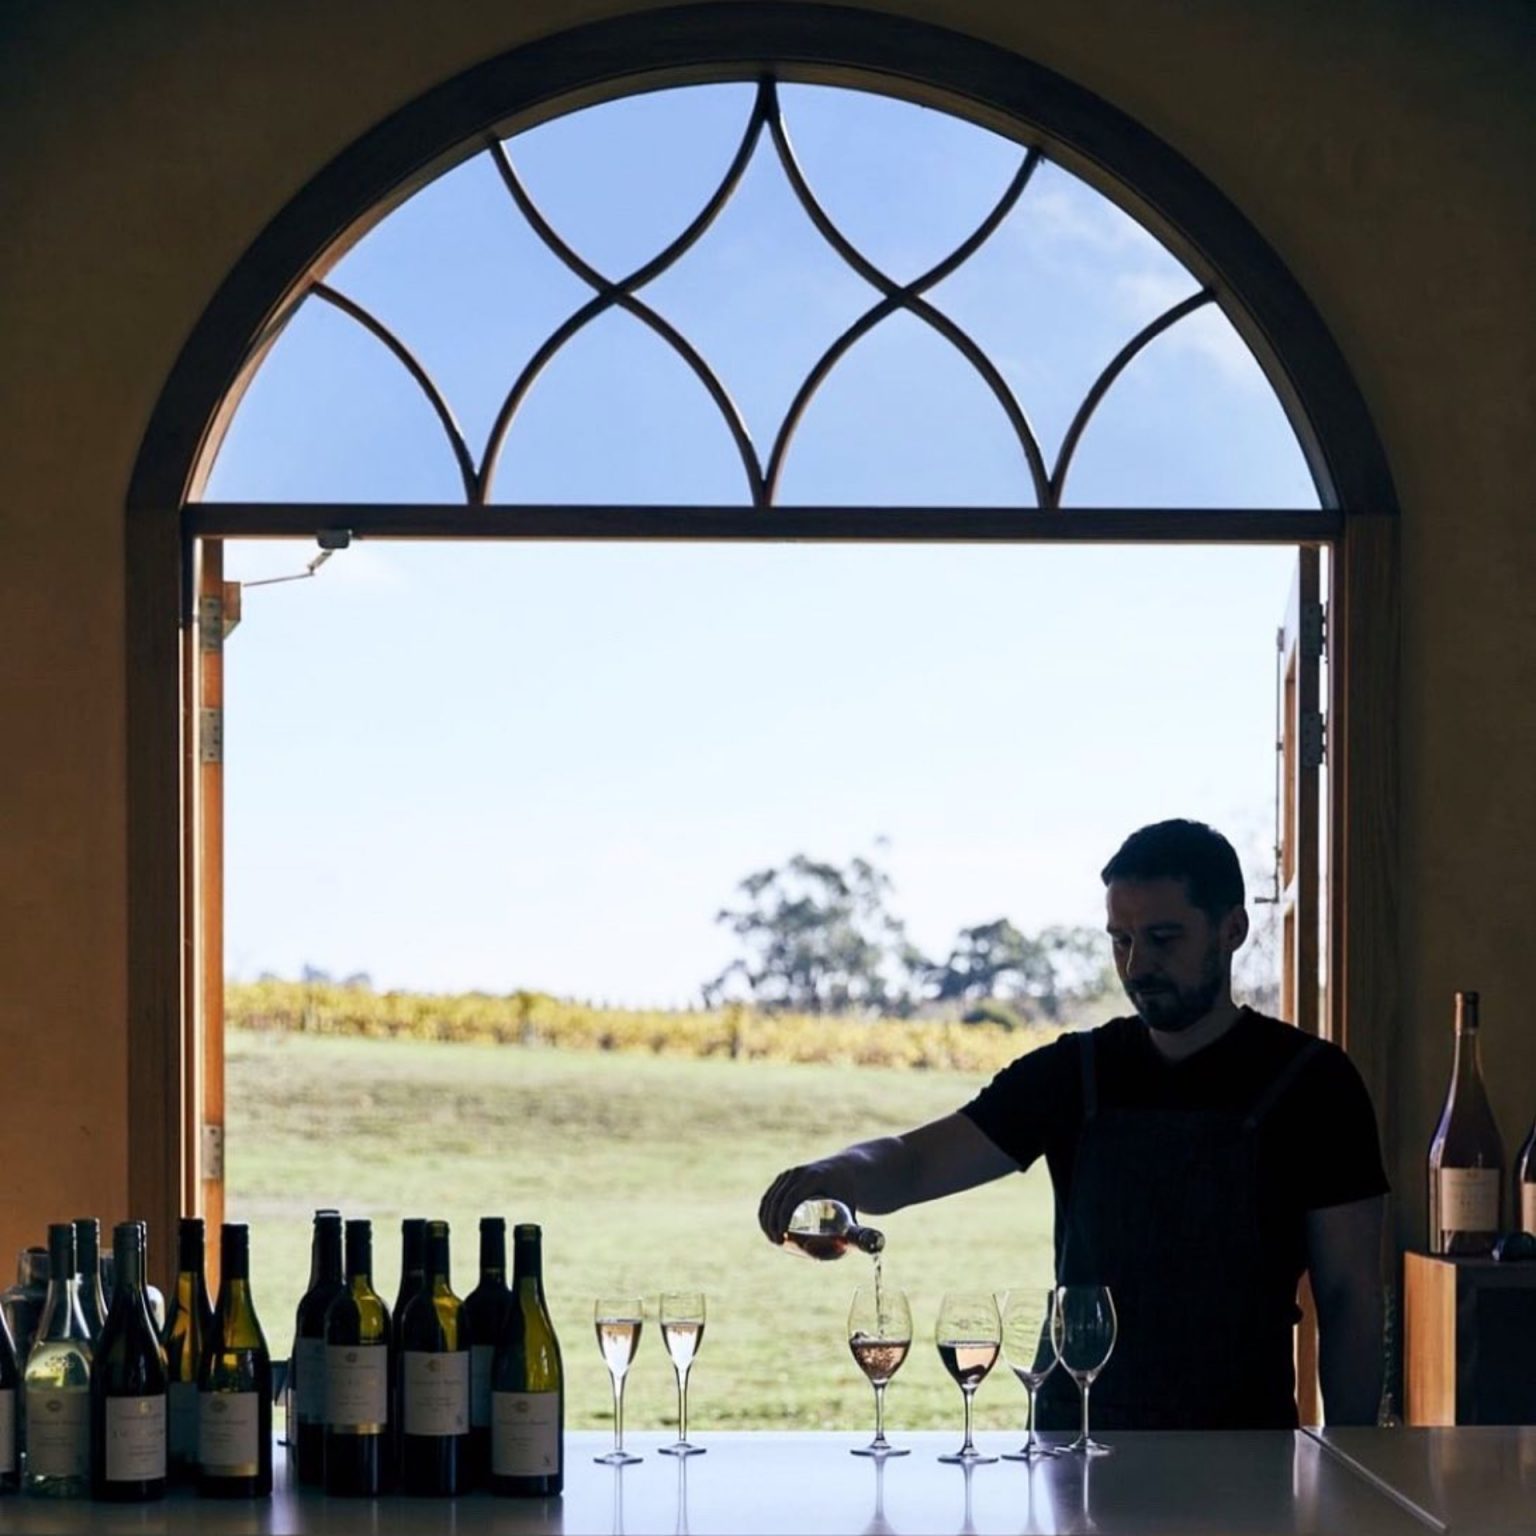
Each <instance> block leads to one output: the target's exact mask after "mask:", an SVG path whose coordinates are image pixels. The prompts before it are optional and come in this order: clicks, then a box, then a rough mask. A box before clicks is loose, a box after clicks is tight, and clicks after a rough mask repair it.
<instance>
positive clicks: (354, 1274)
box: [347, 1221, 373, 1290]
mask: <svg viewBox="0 0 1536 1536" xmlns="http://www.w3.org/2000/svg"><path fill="white" fill-rule="evenodd" d="M358 1281H362V1283H363V1285H364V1286H366V1287H367V1288H368V1289H369V1290H372V1289H373V1228H372V1227H371V1226H370V1225H369V1224H368V1223H367V1222H366V1221H349V1222H348V1223H347V1283H348V1284H349V1285H351V1286H352V1287H353V1289H354V1290H355V1289H357V1282H358Z"/></svg>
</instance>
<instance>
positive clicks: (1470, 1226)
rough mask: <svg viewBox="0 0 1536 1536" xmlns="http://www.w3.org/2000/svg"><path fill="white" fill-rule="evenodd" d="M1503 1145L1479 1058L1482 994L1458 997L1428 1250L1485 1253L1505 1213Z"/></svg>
mask: <svg viewBox="0 0 1536 1536" xmlns="http://www.w3.org/2000/svg"><path fill="white" fill-rule="evenodd" d="M1503 1196H1504V1144H1503V1142H1502V1141H1500V1139H1499V1128H1498V1125H1497V1124H1496V1123H1495V1121H1494V1118H1493V1109H1492V1108H1491V1106H1490V1105H1489V1103H1488V1091H1487V1089H1486V1088H1484V1086H1483V1072H1482V1065H1481V1063H1480V1061H1479V1059H1478V996H1477V993H1476V992H1458V993H1457V994H1456V1055H1455V1059H1454V1062H1453V1064H1452V1067H1451V1086H1450V1089H1449V1091H1448V1092H1447V1093H1446V1096H1445V1108H1444V1109H1442V1110H1441V1112H1440V1122H1439V1124H1438V1125H1437V1126H1436V1127H1435V1135H1434V1139H1433V1141H1431V1142H1430V1147H1429V1251H1430V1252H1431V1253H1443V1254H1449V1255H1453V1256H1462V1255H1477V1254H1486V1253H1489V1252H1491V1251H1492V1249H1493V1245H1494V1242H1495V1240H1496V1239H1497V1237H1498V1235H1499V1227H1500V1224H1501V1215H1502V1212H1503V1209H1504V1199H1503Z"/></svg>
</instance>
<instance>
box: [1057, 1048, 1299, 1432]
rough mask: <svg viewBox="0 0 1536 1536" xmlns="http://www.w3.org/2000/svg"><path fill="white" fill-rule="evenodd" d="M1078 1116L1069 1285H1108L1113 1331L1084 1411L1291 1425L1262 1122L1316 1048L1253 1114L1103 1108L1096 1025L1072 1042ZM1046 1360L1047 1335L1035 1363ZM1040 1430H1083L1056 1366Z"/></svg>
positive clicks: (1295, 1062)
mask: <svg viewBox="0 0 1536 1536" xmlns="http://www.w3.org/2000/svg"><path fill="white" fill-rule="evenodd" d="M1080 1043H1081V1046H1082V1066H1083V1126H1082V1131H1081V1134H1080V1136H1079V1139H1078V1144H1077V1159H1076V1162H1075V1164H1074V1167H1073V1175H1072V1194H1071V1198H1070V1200H1069V1202H1068V1207H1067V1213H1066V1223H1065V1233H1064V1237H1063V1241H1062V1251H1061V1256H1060V1268H1061V1273H1060V1275H1059V1276H1058V1281H1059V1283H1060V1284H1062V1285H1084V1284H1088V1285H1107V1286H1109V1288H1110V1293H1111V1295H1112V1296H1113V1298H1114V1303H1115V1312H1116V1317H1117V1321H1118V1331H1117V1335H1116V1340H1115V1347H1114V1350H1113V1352H1112V1354H1111V1355H1110V1358H1109V1363H1108V1364H1107V1365H1106V1366H1105V1367H1104V1370H1103V1371H1102V1373H1101V1374H1100V1375H1099V1376H1098V1378H1097V1379H1096V1380H1095V1381H1094V1383H1093V1387H1092V1389H1091V1394H1090V1397H1089V1408H1090V1415H1091V1419H1092V1424H1093V1426H1094V1428H1096V1429H1098V1428H1102V1429H1294V1428H1295V1427H1296V1422H1297V1421H1296V1400H1295V1378H1294V1372H1293V1368H1292V1361H1291V1350H1292V1322H1291V1319H1292V1318H1293V1317H1294V1315H1295V1314H1294V1310H1291V1311H1290V1312H1287V1308H1291V1309H1293V1308H1294V1301H1295V1298H1294V1294H1292V1295H1291V1296H1289V1297H1277V1296H1276V1294H1275V1292H1276V1286H1277V1280H1278V1281H1280V1282H1281V1283H1283V1280H1284V1277H1283V1276H1278V1277H1277V1275H1276V1273H1275V1266H1274V1260H1273V1258H1270V1259H1269V1261H1268V1262H1266V1260H1265V1253H1264V1241H1263V1232H1262V1230H1261V1225H1260V1216H1259V1187H1258V1186H1259V1180H1258V1140H1259V1138H1258V1127H1259V1123H1260V1121H1261V1120H1262V1119H1263V1118H1264V1116H1265V1115H1266V1114H1267V1113H1268V1112H1269V1111H1270V1109H1271V1108H1273V1106H1274V1104H1275V1103H1276V1101H1277V1100H1278V1099H1279V1098H1280V1096H1281V1094H1283V1093H1284V1092H1285V1090H1286V1089H1287V1088H1288V1087H1290V1085H1291V1083H1292V1082H1293V1081H1294V1079H1295V1078H1296V1076H1297V1074H1298V1073H1299V1072H1300V1071H1301V1070H1302V1068H1303V1067H1305V1066H1306V1064H1307V1063H1308V1061H1310V1060H1311V1058H1312V1056H1313V1054H1314V1052H1316V1050H1317V1049H1318V1042H1317V1041H1316V1040H1309V1041H1308V1042H1307V1044H1306V1045H1305V1046H1303V1047H1302V1049H1301V1050H1300V1051H1298V1052H1297V1053H1296V1055H1295V1057H1294V1058H1293V1059H1292V1060H1291V1061H1290V1062H1289V1063H1288V1064H1287V1066H1286V1067H1285V1069H1284V1070H1283V1071H1282V1072H1281V1073H1280V1074H1279V1076H1278V1077H1276V1079H1275V1080H1274V1081H1273V1082H1272V1083H1271V1084H1270V1085H1269V1087H1268V1088H1266V1089H1265V1090H1264V1092H1263V1093H1262V1094H1260V1095H1259V1098H1258V1100H1257V1102H1256V1103H1255V1104H1254V1105H1253V1107H1252V1108H1251V1109H1250V1110H1249V1111H1248V1113H1247V1114H1246V1115H1244V1114H1241V1113H1234V1112H1232V1111H1225V1110H1222V1111H1215V1110H1196V1111H1170V1110H1118V1109H1117V1110H1106V1111H1105V1112H1103V1113H1102V1114H1101V1113H1100V1112H1099V1108H1098V1087H1097V1074H1096V1072H1095V1068H1094V1043H1093V1035H1092V1034H1091V1033H1085V1034H1084V1035H1082V1036H1081V1037H1080ZM1053 1358H1054V1355H1053V1353H1052V1351H1051V1347H1050V1343H1049V1340H1048V1339H1046V1338H1045V1337H1043V1336H1042V1338H1041V1341H1040V1354H1039V1357H1038V1359H1037V1362H1036V1368H1037V1369H1043V1368H1044V1366H1045V1365H1046V1364H1048V1363H1049V1362H1050V1361H1051V1360H1052V1359H1053ZM1038 1404H1039V1407H1038V1420H1037V1422H1038V1423H1039V1425H1040V1427H1041V1428H1044V1429H1071V1430H1076V1429H1077V1428H1078V1427H1079V1424H1080V1422H1081V1418H1082V1408H1081V1400H1080V1397H1079V1394H1078V1389H1077V1384H1076V1382H1074V1381H1073V1380H1072V1378H1071V1376H1069V1375H1068V1374H1067V1372H1066V1371H1065V1370H1064V1369H1063V1368H1062V1367H1061V1366H1059V1365H1058V1366H1057V1368H1056V1369H1055V1370H1054V1371H1052V1372H1051V1374H1050V1375H1049V1376H1048V1377H1047V1378H1046V1380H1045V1383H1044V1384H1043V1386H1042V1387H1041V1389H1040V1394H1039V1399H1038Z"/></svg>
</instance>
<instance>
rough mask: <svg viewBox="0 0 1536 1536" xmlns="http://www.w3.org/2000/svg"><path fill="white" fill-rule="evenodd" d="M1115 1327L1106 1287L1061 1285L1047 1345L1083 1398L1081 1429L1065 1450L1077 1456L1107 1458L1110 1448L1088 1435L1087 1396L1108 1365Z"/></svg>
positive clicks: (1116, 1323)
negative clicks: (1098, 1376) (1051, 1347)
mask: <svg viewBox="0 0 1536 1536" xmlns="http://www.w3.org/2000/svg"><path fill="white" fill-rule="evenodd" d="M1118 1327H1119V1324H1118V1322H1117V1320H1116V1318H1115V1301H1114V1297H1112V1296H1111V1295H1110V1294H1109V1287H1108V1286H1107V1285H1061V1286H1057V1288H1056V1310H1055V1312H1054V1313H1053V1314H1052V1316H1051V1343H1052V1345H1053V1346H1054V1347H1055V1350H1056V1358H1057V1359H1058V1360H1059V1361H1060V1362H1061V1365H1062V1369H1063V1370H1065V1371H1066V1372H1067V1374H1068V1375H1069V1376H1071V1378H1072V1379H1073V1381H1075V1382H1076V1383H1077V1389H1078V1391H1079V1392H1080V1393H1081V1394H1082V1398H1083V1428H1082V1432H1081V1433H1080V1434H1079V1435H1078V1437H1077V1439H1076V1440H1074V1441H1073V1442H1072V1443H1071V1445H1069V1446H1068V1447H1067V1449H1068V1450H1069V1451H1072V1452H1075V1453H1076V1454H1077V1455H1079V1456H1107V1455H1108V1454H1109V1453H1110V1452H1111V1451H1112V1450H1113V1449H1114V1447H1113V1446H1110V1445H1104V1444H1102V1443H1101V1442H1100V1441H1098V1440H1095V1439H1094V1438H1093V1437H1092V1436H1091V1435H1090V1434H1089V1433H1088V1393H1089V1390H1090V1389H1091V1388H1092V1386H1093V1382H1094V1378H1095V1377H1096V1376H1097V1375H1098V1374H1099V1372H1100V1371H1102V1370H1103V1369H1104V1367H1105V1366H1106V1365H1107V1364H1108V1363H1109V1357H1110V1354H1111V1353H1112V1352H1113V1350H1114V1347H1115V1333H1116V1331H1117V1329H1118Z"/></svg>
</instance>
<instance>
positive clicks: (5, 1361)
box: [0, 1311, 21, 1493]
mask: <svg viewBox="0 0 1536 1536" xmlns="http://www.w3.org/2000/svg"><path fill="white" fill-rule="evenodd" d="M20 1396H21V1368H20V1367H19V1366H18V1365H17V1363H16V1346H15V1344H14V1343H13V1342H12V1340H11V1329H10V1325H9V1324H8V1323H7V1322H6V1320H5V1313H4V1312H3V1311H0V1493H15V1492H16V1490H17V1489H18V1488H20V1487H21V1456H20V1450H19V1447H18V1446H17V1443H16V1419H17V1399H18V1398H19V1397H20Z"/></svg>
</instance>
